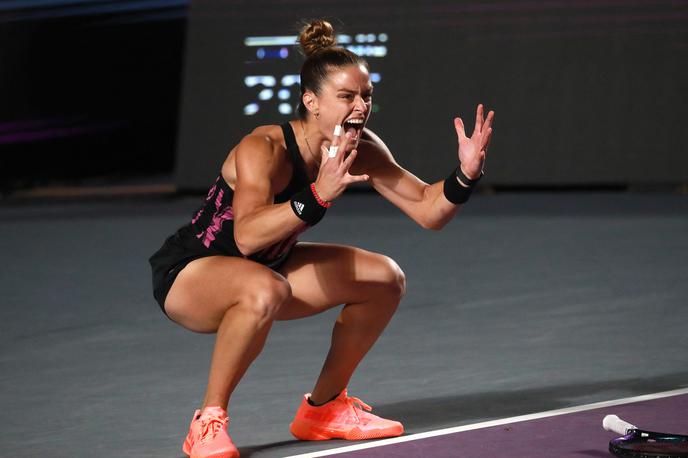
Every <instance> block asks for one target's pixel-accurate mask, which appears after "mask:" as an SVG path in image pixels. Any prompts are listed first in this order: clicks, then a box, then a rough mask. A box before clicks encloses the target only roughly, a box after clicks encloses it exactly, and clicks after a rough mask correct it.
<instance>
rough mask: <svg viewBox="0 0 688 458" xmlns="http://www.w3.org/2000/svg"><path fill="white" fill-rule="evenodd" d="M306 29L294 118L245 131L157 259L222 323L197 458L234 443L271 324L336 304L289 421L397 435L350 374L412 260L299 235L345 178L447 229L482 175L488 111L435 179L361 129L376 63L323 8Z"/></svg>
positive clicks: (185, 318)
mask: <svg viewBox="0 0 688 458" xmlns="http://www.w3.org/2000/svg"><path fill="white" fill-rule="evenodd" d="M299 42H300V44H301V47H302V49H303V51H304V53H305V55H306V61H305V62H304V64H303V67H302V69H301V103H300V106H299V111H298V114H299V116H298V118H297V119H295V120H292V121H290V122H287V123H284V124H283V125H281V126H279V125H268V126H260V127H257V128H256V129H255V130H254V131H253V132H251V133H250V134H249V135H247V136H246V137H244V138H243V139H242V140H241V142H240V143H239V144H238V145H237V146H236V147H234V148H233V149H232V150H231V151H230V152H229V155H228V156H227V159H226V160H225V162H224V164H223V166H222V170H221V173H220V175H219V176H218V178H217V180H216V182H215V184H214V186H213V187H212V188H211V189H210V192H209V193H208V196H207V198H206V200H205V204H204V205H203V206H202V207H201V209H200V210H199V211H198V213H197V214H196V215H195V216H194V218H193V219H192V221H191V222H190V223H189V224H187V225H185V226H183V227H182V228H181V229H179V230H178V231H177V232H176V233H175V234H174V235H172V236H171V237H169V238H168V239H167V240H166V241H165V243H164V245H163V246H162V248H161V249H160V250H159V251H158V252H156V253H155V254H154V255H153V256H152V257H151V260H150V261H151V265H152V268H153V285H154V295H155V298H156V300H157V301H158V303H159V304H160V307H161V308H162V310H163V312H164V313H165V314H166V315H167V316H168V317H169V318H170V319H171V320H172V321H174V322H176V323H178V324H179V325H181V326H183V327H185V328H187V329H189V330H191V331H196V332H203V333H217V337H216V342H215V348H214V351H213V355H212V360H211V364H210V374H209V377H208V386H207V390H206V394H205V399H204V400H203V403H202V406H201V408H200V409H199V410H197V411H196V412H195V414H194V416H193V418H192V420H191V425H190V428H189V433H188V435H187V437H186V440H185V441H184V445H183V451H184V452H185V453H186V454H187V455H190V456H191V457H193V458H200V457H216V458H217V457H222V458H225V457H237V456H239V452H238V451H237V449H236V447H235V446H234V444H233V443H232V441H231V439H230V437H229V435H228V432H227V426H228V422H229V418H228V416H227V411H226V409H227V406H228V403H229V399H230V396H231V394H232V392H233V391H234V389H235V387H236V386H237V384H238V383H239V381H240V380H241V378H242V376H243V375H244V373H245V372H246V369H247V368H248V367H249V365H250V364H251V362H252V361H253V360H254V358H256V356H257V355H258V354H259V353H260V351H261V349H262V348H263V344H264V343H265V340H266V337H267V335H268V332H269V331H270V327H271V325H272V323H273V322H274V321H275V320H292V319H296V318H303V317H307V316H310V315H313V314H316V313H320V312H322V311H325V310H327V309H330V308H332V307H335V306H338V305H340V304H344V307H343V308H342V310H341V313H340V314H339V317H338V318H337V321H336V322H335V324H334V329H333V331H332V342H331V347H330V350H329V353H328V354H327V357H326V358H325V363H324V365H323V368H322V371H321V373H320V376H319V377H318V379H317V381H316V383H315V387H314V388H313V391H312V393H309V394H306V395H305V396H304V397H303V399H302V400H301V404H300V406H299V408H298V410H297V412H296V415H295V417H294V419H293V421H292V423H291V427H290V430H291V432H292V434H293V435H294V436H295V437H296V438H298V439H302V440H326V439H332V438H340V439H350V440H358V439H371V438H381V437H391V436H398V435H400V434H402V433H403V430H404V429H403V426H402V425H401V423H399V422H397V421H392V420H387V419H383V418H380V417H378V416H376V415H373V414H371V413H370V410H371V408H370V407H369V406H368V405H366V404H365V403H364V402H362V401H361V400H360V399H357V398H355V397H351V396H349V395H348V394H347V390H346V386H347V384H348V382H349V379H350V378H351V376H352V374H353V372H354V370H355V369H356V367H357V366H358V364H359V363H360V362H361V360H362V358H363V357H364V356H365V354H366V353H367V352H368V350H370V348H371V347H372V345H373V344H374V343H375V341H376V340H377V338H378V337H379V336H380V334H381V333H382V331H383V329H384V328H385V326H386V325H387V323H388V322H389V320H390V319H391V317H392V315H393V314H394V312H395V310H396V308H397V305H398V304H399V301H400V299H401V297H402V295H403V294H404V289H405V278H404V273H403V272H402V271H401V269H400V268H399V266H398V265H397V264H396V263H395V262H394V261H393V260H392V259H390V258H388V257H386V256H384V255H381V254H377V253H373V252H370V251H366V250H362V249H359V248H354V247H349V246H342V245H330V244H316V243H297V236H298V235H299V234H300V233H302V232H303V231H305V230H306V229H308V228H309V227H311V226H314V225H315V224H316V223H318V221H320V220H321V218H322V217H323V216H324V215H325V213H326V212H327V209H328V208H329V207H330V205H332V203H333V202H335V201H336V199H337V198H338V197H339V196H340V195H341V194H342V193H343V192H344V190H345V189H346V188H347V186H348V185H350V184H351V183H355V182H361V181H369V182H370V183H371V185H372V186H373V188H375V190H376V191H377V192H379V193H380V194H381V195H382V196H383V197H385V198H386V199H387V200H389V201H390V202H392V203H393V204H395V205H396V206H398V207H399V208H400V209H401V210H402V211H404V212H405V213H406V214H407V215H408V216H409V217H410V218H412V219H413V220H414V221H416V222H417V223H418V224H420V225H421V226H422V227H424V228H429V229H440V228H442V227H443V226H444V225H445V224H446V223H447V222H448V221H450V220H451V219H452V218H453V217H454V215H456V213H457V212H458V211H459V209H460V208H461V205H462V204H464V203H465V202H466V201H467V200H468V197H469V196H470V194H471V190H472V189H473V187H474V186H475V183H476V182H477V181H478V180H479V179H480V177H481V175H482V169H483V164H484V161H485V154H486V151H487V146H488V144H489V141H490V137H491V134H492V128H491V124H492V120H493V118H494V113H493V112H489V113H488V115H487V117H486V118H485V117H484V115H483V107H482V105H478V109H477V115H476V124H475V131H474V132H473V134H472V136H471V137H467V136H466V133H465V130H464V124H463V122H462V121H461V119H460V118H456V119H455V120H454V126H455V129H456V133H457V135H458V161H459V164H458V165H457V166H456V168H455V170H453V171H452V172H451V174H450V175H449V177H448V178H447V179H446V180H444V181H440V182H437V183H435V184H432V185H429V184H426V183H424V182H423V181H421V180H420V179H418V178H417V177H415V176H414V175H413V174H411V173H410V172H408V171H406V170H404V169H403V168H402V167H401V166H400V165H399V164H397V163H396V162H395V161H394V158H393V156H392V154H391V152H390V151H389V150H388V149H387V147H386V146H385V144H384V143H383V142H382V140H380V138H379V137H377V136H376V135H375V134H374V133H373V132H371V131H370V130H368V129H366V128H365V125H366V122H367V121H368V118H369V116H370V112H371V101H372V97H373V86H372V84H371V80H370V74H369V72H368V64H367V63H366V62H365V61H364V60H363V59H361V58H360V57H358V56H357V55H356V54H354V53H352V52H350V51H348V50H346V49H344V48H341V47H338V46H336V43H335V39H334V31H333V29H332V26H331V25H330V24H329V23H328V22H326V21H322V20H317V21H314V22H312V23H311V24H309V25H307V26H305V27H304V28H303V29H302V31H301V33H300V35H299ZM410 115H412V114H410ZM429 143H432V142H431V139H429Z"/></svg>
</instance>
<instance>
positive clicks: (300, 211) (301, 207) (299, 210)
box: [294, 201, 305, 215]
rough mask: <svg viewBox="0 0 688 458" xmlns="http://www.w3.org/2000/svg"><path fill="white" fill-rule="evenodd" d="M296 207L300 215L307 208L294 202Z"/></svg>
mask: <svg viewBox="0 0 688 458" xmlns="http://www.w3.org/2000/svg"><path fill="white" fill-rule="evenodd" d="M294 207H296V212H297V213H298V214H299V215H300V214H301V213H303V208H304V207H305V205H304V204H302V203H301V202H297V201H294Z"/></svg>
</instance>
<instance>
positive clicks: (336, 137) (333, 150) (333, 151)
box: [328, 124, 342, 157]
mask: <svg viewBox="0 0 688 458" xmlns="http://www.w3.org/2000/svg"><path fill="white" fill-rule="evenodd" d="M341 134H342V125H341V124H337V125H336V126H334V133H333V134H332V144H331V145H330V148H329V150H328V157H335V156H337V151H339V146H340V142H341Z"/></svg>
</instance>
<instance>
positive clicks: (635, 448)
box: [602, 415, 688, 458]
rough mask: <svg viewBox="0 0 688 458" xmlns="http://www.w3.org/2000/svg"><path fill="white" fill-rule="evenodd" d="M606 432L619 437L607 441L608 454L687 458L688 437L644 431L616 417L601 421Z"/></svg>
mask: <svg viewBox="0 0 688 458" xmlns="http://www.w3.org/2000/svg"><path fill="white" fill-rule="evenodd" d="M602 427H603V428H604V429H606V430H607V431H613V432H615V433H616V434H620V435H621V437H617V438H616V439H612V440H611V441H609V452H610V453H611V454H612V455H615V456H618V457H623V458H688V436H684V435H680V434H670V433H658V432H653V431H645V430H642V429H639V428H638V427H636V426H634V425H632V424H630V423H628V422H626V421H623V420H622V419H620V418H619V417H617V416H616V415H607V416H606V417H604V420H602Z"/></svg>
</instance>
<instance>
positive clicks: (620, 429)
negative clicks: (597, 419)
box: [602, 415, 638, 436]
mask: <svg viewBox="0 0 688 458" xmlns="http://www.w3.org/2000/svg"><path fill="white" fill-rule="evenodd" d="M602 427H603V428H604V429H605V430H607V431H612V432H615V433H616V434H620V435H622V436H625V435H626V434H628V433H629V432H630V431H631V430H633V429H638V428H637V427H635V426H634V425H632V424H630V423H628V422H627V421H623V420H622V419H620V418H619V417H617V416H616V415H607V416H606V417H604V420H602Z"/></svg>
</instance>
